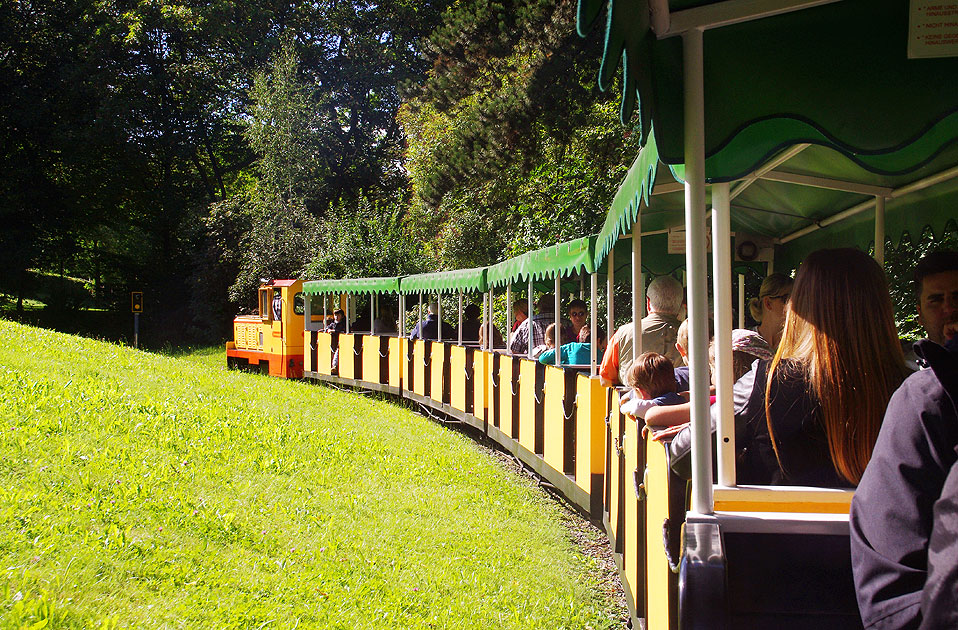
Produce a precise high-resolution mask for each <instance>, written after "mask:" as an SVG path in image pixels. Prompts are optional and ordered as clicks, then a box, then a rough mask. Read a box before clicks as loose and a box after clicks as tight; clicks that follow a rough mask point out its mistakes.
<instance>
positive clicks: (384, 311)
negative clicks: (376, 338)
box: [373, 304, 398, 335]
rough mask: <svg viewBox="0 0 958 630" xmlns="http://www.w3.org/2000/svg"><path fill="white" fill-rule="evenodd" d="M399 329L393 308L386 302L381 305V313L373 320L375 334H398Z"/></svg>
mask: <svg viewBox="0 0 958 630" xmlns="http://www.w3.org/2000/svg"><path fill="white" fill-rule="evenodd" d="M397 330H398V328H397V327H396V316H395V315H394V314H393V310H392V308H391V307H389V306H388V305H385V304H384V305H382V306H380V307H379V313H378V314H377V315H376V319H375V321H373V334H374V335H391V334H396V332H397Z"/></svg>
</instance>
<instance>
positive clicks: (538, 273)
mask: <svg viewBox="0 0 958 630" xmlns="http://www.w3.org/2000/svg"><path fill="white" fill-rule="evenodd" d="M594 270H595V236H586V237H583V238H577V239H575V240H572V241H566V242H565V243H558V244H556V245H551V246H549V247H543V248H542V249H537V250H535V251H531V252H527V253H525V254H522V255H520V256H516V257H515V258H510V259H509V260H504V261H502V262H501V263H499V264H497V265H493V266H492V267H489V270H488V275H487V280H488V282H489V285H490V286H493V287H499V286H505V285H507V284H515V283H519V282H526V281H528V280H530V279H532V280H543V279H546V278H555V277H556V275H559V276H567V275H570V274H573V273H577V272H583V273H592V272H593V271H594Z"/></svg>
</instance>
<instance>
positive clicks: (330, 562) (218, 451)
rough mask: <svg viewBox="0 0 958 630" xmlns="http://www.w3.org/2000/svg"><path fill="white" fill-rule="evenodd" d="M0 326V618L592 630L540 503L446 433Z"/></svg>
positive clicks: (568, 554) (209, 364) (289, 391)
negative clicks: (0, 566) (0, 567)
mask: <svg viewBox="0 0 958 630" xmlns="http://www.w3.org/2000/svg"><path fill="white" fill-rule="evenodd" d="M0 334H2V335H3V336H4V338H7V339H17V344H5V345H4V347H3V348H2V349H0V420H2V429H0V476H2V478H3V483H2V484H0V488H2V490H0V520H2V522H3V526H2V527H0V531H2V535H0V557H2V561H3V567H5V569H4V570H3V571H2V573H0V588H2V589H3V597H2V600H3V603H2V606H0V627H4V628H7V627H10V628H22V627H37V628H39V627H43V625H42V622H43V620H45V619H46V620H48V622H49V625H48V626H47V627H51V628H52V627H56V628H88V627H104V626H105V627H135V628H154V627H191V628H213V627H215V628H231V627H235V628H254V627H264V626H267V625H269V626H273V627H288V628H292V627H297V626H299V627H307V628H320V627H322V628H349V629H353V628H384V627H386V628H490V627H496V628H544V629H545V628H548V629H550V630H551V629H553V628H586V627H593V628H600V627H609V626H611V625H612V623H613V620H612V619H610V618H609V612H608V609H607V608H606V606H607V604H605V603H602V602H598V601H596V600H595V599H594V596H593V594H592V592H591V589H590V585H591V579H592V578H590V577H589V576H590V571H591V569H590V567H591V566H592V565H591V561H590V560H588V559H586V558H584V557H583V556H581V555H579V554H578V553H577V552H576V551H574V550H573V549H572V548H571V543H570V541H569V540H568V537H567V536H566V535H565V534H564V530H563V528H562V526H561V524H560V522H559V521H560V520H561V518H560V511H561V510H560V509H559V508H558V507H556V506H555V504H552V503H550V502H548V501H547V500H546V499H544V497H543V495H542V494H541V493H540V492H538V491H536V490H535V489H534V488H532V487H530V486H529V484H528V483H526V482H523V481H522V480H521V479H520V478H517V477H515V476H513V475H511V474H510V473H508V472H507V471H506V470H504V469H503V468H501V467H500V466H499V465H498V464H496V463H495V462H494V461H492V460H490V459H489V458H488V456H487V455H486V454H484V453H483V452H482V451H480V450H479V448H478V447H477V446H476V445H475V444H474V443H473V442H471V441H470V440H468V439H467V438H465V437H463V436H460V435H458V434H456V433H453V432H449V431H446V430H444V429H442V428H440V427H438V426H437V425H435V424H433V423H431V422H429V421H427V420H425V419H424V418H422V417H420V416H417V415H414V414H412V413H411V412H408V411H405V410H402V409H398V408H396V407H394V406H392V405H389V404H386V403H383V402H380V401H375V400H371V399H365V398H361V397H360V398H357V397H355V396H353V395H347V394H342V393H338V392H335V391H333V390H330V389H326V388H322V387H317V386H311V385H307V384H303V383H293V382H285V381H280V380H278V379H271V378H268V377H261V376H255V375H249V374H242V373H235V372H227V371H226V370H225V368H224V367H223V366H224V365H225V361H224V357H223V354H222V351H216V352H204V353H200V354H196V355H190V356H187V357H185V358H178V359H174V358H167V357H163V356H158V355H150V354H145V353H141V352H136V351H133V350H130V349H125V348H122V347H119V346H116V345H109V344H104V343H102V342H96V341H91V340H85V339H80V338H76V337H69V336H66V335H62V334H59V333H53V332H48V331H42V330H39V329H33V328H28V327H25V326H21V325H18V324H13V323H10V322H3V321H0ZM35 623H37V624H41V625H36V626H34V625H32V624H35Z"/></svg>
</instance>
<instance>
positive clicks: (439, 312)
mask: <svg viewBox="0 0 958 630" xmlns="http://www.w3.org/2000/svg"><path fill="white" fill-rule="evenodd" d="M436 341H442V294H441V293H437V294H436Z"/></svg>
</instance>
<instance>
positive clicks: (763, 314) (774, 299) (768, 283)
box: [748, 273, 794, 348]
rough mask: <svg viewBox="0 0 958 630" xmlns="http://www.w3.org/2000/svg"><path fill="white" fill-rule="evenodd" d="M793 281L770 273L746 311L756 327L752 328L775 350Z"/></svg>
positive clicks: (783, 323) (782, 275) (781, 275)
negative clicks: (756, 323)
mask: <svg viewBox="0 0 958 630" xmlns="http://www.w3.org/2000/svg"><path fill="white" fill-rule="evenodd" d="M793 283H794V281H793V280H792V279H791V278H789V277H788V276H786V275H785V274H782V273H772V274H769V275H768V276H766V278H765V279H764V280H762V286H761V287H760V288H759V290H758V297H756V298H752V299H751V300H749V303H748V311H749V313H750V314H751V315H752V319H754V320H755V321H756V322H758V325H757V326H755V327H754V328H752V330H754V331H755V332H757V333H758V334H760V335H761V336H762V338H763V339H764V340H765V341H767V342H768V345H769V347H771V348H777V347H778V343H779V341H780V340H781V338H782V328H783V327H784V326H785V303H786V302H788V297H789V296H790V295H791V293H792V284H793Z"/></svg>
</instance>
